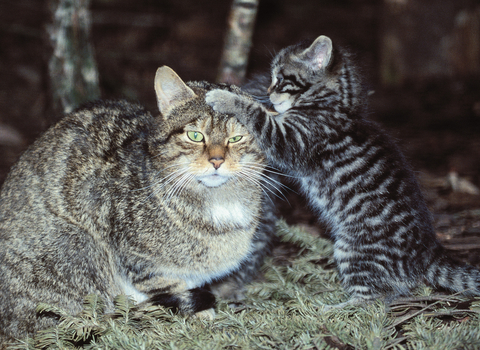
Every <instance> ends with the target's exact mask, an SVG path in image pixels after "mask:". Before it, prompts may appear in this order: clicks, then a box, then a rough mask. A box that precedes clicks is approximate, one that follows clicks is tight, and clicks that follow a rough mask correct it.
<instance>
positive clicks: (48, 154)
mask: <svg viewBox="0 0 480 350" xmlns="http://www.w3.org/2000/svg"><path fill="white" fill-rule="evenodd" d="M156 78H157V79H156V85H155V87H156V92H157V97H158V100H159V101H158V104H159V107H160V110H161V114H160V115H156V116H152V114H150V113H149V112H147V111H146V110H145V109H143V107H141V106H139V105H136V104H132V103H128V102H126V101H99V102H95V103H92V104H90V105H87V106H84V107H82V108H79V109H78V110H76V111H75V112H73V113H71V114H69V115H67V116H65V117H64V118H63V119H62V120H61V121H60V122H59V123H57V125H55V126H53V127H52V128H50V129H49V130H48V131H46V133H45V134H44V135H43V136H41V137H40V138H39V139H38V140H37V141H36V142H35V143H34V144H33V145H32V146H31V147H30V148H29V149H28V150H27V151H26V152H25V153H24V154H23V155H22V156H21V157H20V159H19V161H18V162H17V164H16V165H15V166H14V167H13V168H12V171H11V173H10V174H9V176H8V178H7V180H6V182H5V183H4V185H3V187H2V191H1V193H0V315H1V317H0V348H1V345H2V344H3V342H7V341H9V340H11V339H12V338H18V337H24V336H26V334H27V333H30V334H32V333H33V332H35V331H37V330H39V329H42V328H45V327H47V326H50V325H54V324H55V323H56V321H57V318H56V317H51V316H52V315H50V314H46V315H38V314H36V312H35V308H36V307H37V305H38V304H39V303H40V302H45V303H48V304H52V305H57V306H58V307H61V308H63V309H64V310H65V311H67V312H69V313H71V314H75V313H78V312H79V311H81V309H82V302H83V299H84V297H85V296H86V295H88V294H97V295H100V296H101V297H102V298H103V299H104V301H105V303H106V305H107V309H108V311H112V309H113V300H114V298H115V296H117V295H118V294H125V295H129V296H131V297H132V298H133V299H135V300H136V301H137V303H139V305H140V306H141V305H143V306H148V305H152V304H154V305H163V306H166V307H173V308H175V309H177V310H178V311H180V312H181V313H183V314H187V315H192V314H195V315H199V313H200V315H202V317H203V316H205V317H211V316H212V314H213V307H214V303H215V298H214V296H213V294H212V293H211V292H210V290H209V288H208V286H206V284H208V283H211V282H214V281H216V280H218V279H220V278H224V277H228V276H230V277H229V278H230V279H231V280H234V281H235V282H236V283H237V289H238V288H239V287H238V286H239V285H240V284H241V283H243V282H244V281H248V280H249V279H250V278H251V276H252V275H253V274H254V273H255V269H256V268H257V267H258V266H259V264H260V262H261V260H262V258H263V256H264V254H265V252H266V251H267V250H268V249H267V248H268V242H269V237H270V236H271V231H272V228H271V227H273V222H274V220H275V218H274V215H273V213H265V214H264V205H263V204H262V201H263V200H265V199H264V192H265V191H267V188H268V189H269V188H270V187H266V186H267V184H266V182H268V181H269V180H268V179H267V178H266V177H265V175H264V172H263V171H264V168H265V166H266V162H265V158H264V155H263V154H262V152H261V151H260V149H259V147H258V145H257V144H256V142H255V140H254V139H253V137H251V135H249V133H248V131H247V130H246V128H245V127H244V126H243V125H241V124H240V123H239V122H238V121H237V120H236V119H235V118H228V117H227V116H225V115H222V114H219V113H215V112H214V111H213V110H212V109H211V108H210V107H209V106H207V105H206V104H205V93H206V91H208V90H211V89H213V88H218V87H219V85H213V84H208V83H206V82H191V83H187V84H185V83H184V82H183V81H181V79H180V78H179V77H178V76H177V75H176V74H175V73H174V72H173V71H172V70H171V69H169V68H167V67H163V68H160V69H159V71H158V73H157V77H156ZM223 88H228V87H227V86H223ZM189 132H193V133H194V134H195V133H196V136H198V135H199V134H200V133H201V135H202V136H203V139H200V138H199V139H197V141H194V140H192V139H191V138H190V136H188V135H189ZM238 135H240V136H241V138H240V139H239V138H238V137H237V136H238ZM191 136H192V137H193V135H191ZM232 138H234V139H233V140H232ZM237 270H238V272H237V273H238V274H237V275H232V273H235V272H236V271H237ZM227 282H228V281H227ZM140 306H139V307H140Z"/></svg>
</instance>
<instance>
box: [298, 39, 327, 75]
mask: <svg viewBox="0 0 480 350" xmlns="http://www.w3.org/2000/svg"><path fill="white" fill-rule="evenodd" d="M332 49H333V44H332V40H331V39H330V38H329V37H328V36H325V35H320V36H319V37H318V38H317V39H315V41H314V42H313V44H312V45H310V47H308V48H307V49H305V51H303V52H302V53H301V55H302V57H304V59H306V60H308V61H309V62H310V64H311V65H312V67H313V68H314V69H315V70H318V69H325V68H326V67H327V66H328V64H329V63H330V59H331V58H332Z"/></svg>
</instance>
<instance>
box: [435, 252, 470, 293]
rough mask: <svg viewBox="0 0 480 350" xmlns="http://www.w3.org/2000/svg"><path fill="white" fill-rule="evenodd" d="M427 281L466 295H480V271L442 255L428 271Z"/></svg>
mask: <svg viewBox="0 0 480 350" xmlns="http://www.w3.org/2000/svg"><path fill="white" fill-rule="evenodd" d="M426 279H427V281H428V282H429V283H430V284H432V285H433V286H435V287H442V288H445V289H449V290H452V291H455V292H460V293H464V294H465V295H480V270H478V269H477V268H475V267H473V266H470V265H467V264H464V263H462V262H458V261H455V260H453V259H452V258H450V257H449V256H448V255H447V254H441V255H440V257H439V258H438V259H437V260H435V261H434V262H433V263H432V264H431V265H430V266H429V267H428V268H427V271H426Z"/></svg>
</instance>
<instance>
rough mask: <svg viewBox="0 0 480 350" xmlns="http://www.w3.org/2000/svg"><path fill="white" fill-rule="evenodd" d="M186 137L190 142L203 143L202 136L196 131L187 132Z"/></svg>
mask: <svg viewBox="0 0 480 350" xmlns="http://www.w3.org/2000/svg"><path fill="white" fill-rule="evenodd" d="M187 136H188V138H189V139H190V140H192V141H195V142H201V141H203V134H202V133H201V132H198V131H187Z"/></svg>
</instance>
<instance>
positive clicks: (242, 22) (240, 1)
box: [217, 0, 259, 85]
mask: <svg viewBox="0 0 480 350" xmlns="http://www.w3.org/2000/svg"><path fill="white" fill-rule="evenodd" d="M258 1H259V0H233V3H232V8H231V10H230V17H229V20H228V25H229V28H228V33H227V36H226V38H225V45H224V48H223V55H222V60H221V62H220V71H219V75H218V77H217V81H218V82H222V83H229V84H236V85H241V83H242V82H243V80H244V79H245V73H246V71H247V64H248V55H249V53H250V47H251V46H252V35H253V29H254V25H255V17H256V15H257V9H258Z"/></svg>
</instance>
